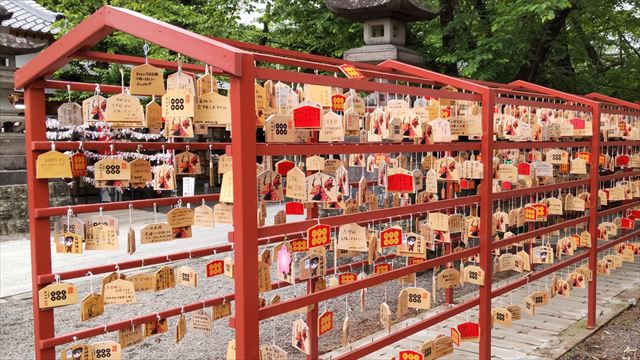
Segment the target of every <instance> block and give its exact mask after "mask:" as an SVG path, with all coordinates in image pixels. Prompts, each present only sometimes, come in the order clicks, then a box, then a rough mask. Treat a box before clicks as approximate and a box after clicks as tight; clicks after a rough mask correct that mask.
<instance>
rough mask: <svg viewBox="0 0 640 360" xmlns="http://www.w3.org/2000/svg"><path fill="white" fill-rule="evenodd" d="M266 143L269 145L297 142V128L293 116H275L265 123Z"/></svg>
mask: <svg viewBox="0 0 640 360" xmlns="http://www.w3.org/2000/svg"><path fill="white" fill-rule="evenodd" d="M264 133H265V141H266V142H269V143H294V142H296V128H295V126H294V124H293V118H292V117H291V115H278V114H273V115H271V116H269V117H268V118H267V120H266V121H265V123H264Z"/></svg>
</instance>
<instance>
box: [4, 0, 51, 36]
mask: <svg viewBox="0 0 640 360" xmlns="http://www.w3.org/2000/svg"><path fill="white" fill-rule="evenodd" d="M0 6H1V7H3V8H5V9H6V10H7V11H8V12H11V13H13V16H12V17H11V18H10V19H9V20H5V21H3V22H2V26H6V27H9V28H11V29H15V30H21V31H29V32H34V33H40V34H55V33H57V32H58V29H52V28H51V24H53V22H54V21H56V20H58V19H60V18H61V17H62V14H59V13H56V12H53V11H49V10H47V9H45V8H44V7H42V6H40V5H38V4H37V3H36V2H35V1H33V0H0Z"/></svg>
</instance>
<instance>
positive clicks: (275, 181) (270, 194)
mask: <svg viewBox="0 0 640 360" xmlns="http://www.w3.org/2000/svg"><path fill="white" fill-rule="evenodd" d="M257 183H258V197H259V199H260V201H266V202H280V201H282V200H284V192H283V189H282V176H281V175H280V174H278V173H277V172H275V171H273V170H265V171H263V172H261V173H260V174H259V175H258V180H257Z"/></svg>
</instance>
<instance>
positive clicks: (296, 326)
mask: <svg viewBox="0 0 640 360" xmlns="http://www.w3.org/2000/svg"><path fill="white" fill-rule="evenodd" d="M291 346H293V347H294V348H296V349H298V350H300V351H302V352H303V353H305V354H307V355H309V354H310V351H311V350H310V348H309V347H310V346H311V345H310V340H309V327H308V326H307V324H306V323H305V322H304V320H302V319H298V320H296V321H294V322H293V331H292V332H291Z"/></svg>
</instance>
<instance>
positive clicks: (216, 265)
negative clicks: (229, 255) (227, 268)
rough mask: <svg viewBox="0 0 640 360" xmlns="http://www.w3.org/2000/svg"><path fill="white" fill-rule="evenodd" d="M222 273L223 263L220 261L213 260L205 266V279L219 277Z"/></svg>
mask: <svg viewBox="0 0 640 360" xmlns="http://www.w3.org/2000/svg"><path fill="white" fill-rule="evenodd" d="M223 273H224V261H222V260H213V261H212V262H210V263H208V264H207V277H208V278H210V277H212V276H216V275H220V274H223Z"/></svg>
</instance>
